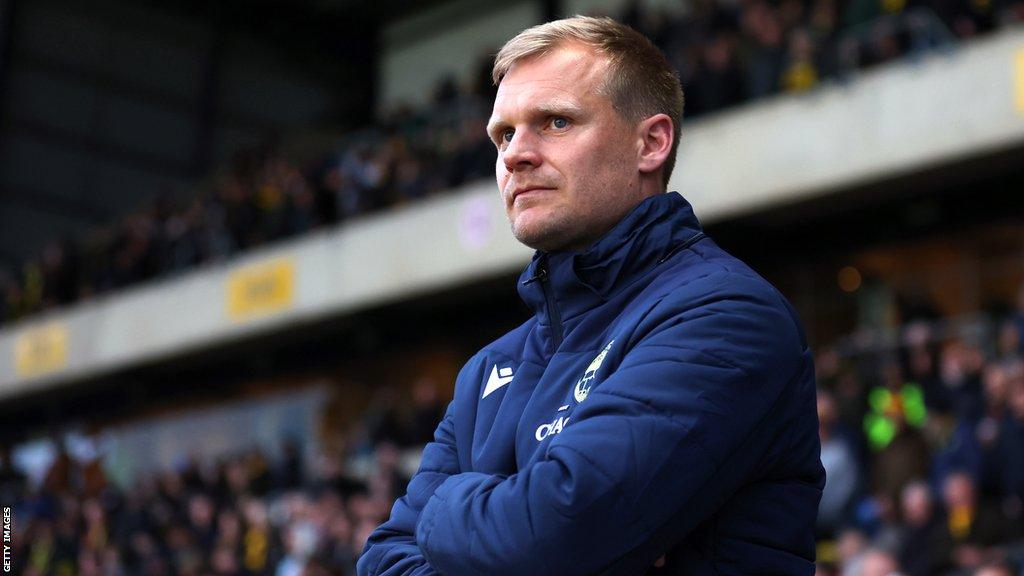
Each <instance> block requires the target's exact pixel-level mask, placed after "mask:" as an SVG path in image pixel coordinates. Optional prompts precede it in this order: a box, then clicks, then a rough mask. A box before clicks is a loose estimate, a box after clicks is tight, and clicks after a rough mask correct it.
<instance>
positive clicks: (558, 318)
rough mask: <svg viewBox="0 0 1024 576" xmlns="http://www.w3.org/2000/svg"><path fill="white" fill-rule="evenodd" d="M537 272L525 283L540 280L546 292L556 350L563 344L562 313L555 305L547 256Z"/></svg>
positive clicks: (541, 286)
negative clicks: (549, 278)
mask: <svg viewBox="0 0 1024 576" xmlns="http://www.w3.org/2000/svg"><path fill="white" fill-rule="evenodd" d="M537 268H538V270H537V273H536V274H534V275H533V277H531V278H529V279H527V280H525V281H524V282H523V284H532V283H533V282H535V281H537V280H540V288H541V290H542V291H543V292H544V301H545V302H546V303H547V308H548V319H549V320H550V321H551V335H552V336H553V340H554V342H555V350H558V347H559V346H561V345H562V337H563V334H562V315H561V314H560V313H559V312H558V306H556V305H555V294H554V292H553V291H552V290H551V281H550V280H548V261H547V258H545V259H544V260H542V261H541V263H540V265H539V266H537Z"/></svg>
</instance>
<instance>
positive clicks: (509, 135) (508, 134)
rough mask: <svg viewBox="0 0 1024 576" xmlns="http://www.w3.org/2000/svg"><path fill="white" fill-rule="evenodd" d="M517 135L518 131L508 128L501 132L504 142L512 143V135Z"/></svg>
mask: <svg viewBox="0 0 1024 576" xmlns="http://www.w3.org/2000/svg"><path fill="white" fill-rule="evenodd" d="M515 133H516V131H515V130H513V129H511V128H506V129H505V130H502V131H501V140H502V142H511V141H512V135H513V134H515Z"/></svg>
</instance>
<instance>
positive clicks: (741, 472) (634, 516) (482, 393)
mask: <svg viewBox="0 0 1024 576" xmlns="http://www.w3.org/2000/svg"><path fill="white" fill-rule="evenodd" d="M519 292H520V295H521V296H522V298H523V300H525V301H526V302H527V303H528V304H529V305H530V306H531V307H532V308H533V309H534V311H535V316H534V317H533V318H531V319H530V320H529V321H527V322H526V323H525V324H523V325H522V326H520V327H519V328H517V329H515V330H513V331H511V332H509V333H508V334H506V335H505V336H503V337H502V338H500V339H498V340H497V341H495V342H493V343H492V344H490V345H488V346H486V347H484V348H483V349H482V350H480V352H478V353H477V354H476V355H475V356H473V357H472V358H471V359H470V360H469V361H468V362H467V363H466V365H465V366H464V367H463V369H462V370H461V372H460V373H459V376H458V381H457V382H456V387H455V398H454V400H453V401H452V402H451V404H450V405H449V407H448V410H447V414H446V415H445V417H444V419H443V421H442V422H441V423H440V425H439V426H438V428H437V432H436V433H435V437H434V442H432V443H430V444H428V445H427V446H426V448H425V450H424V452H423V460H422V463H421V466H420V469H419V471H418V472H417V474H416V475H415V476H414V477H413V479H412V480H411V481H410V483H409V486H408V493H407V495H406V496H404V497H402V498H400V499H399V500H398V501H397V502H396V503H395V505H394V508H393V510H392V512H391V518H390V519H389V520H388V521H387V522H385V523H384V524H383V525H382V526H380V527H379V528H378V529H377V530H376V531H375V532H374V533H373V535H372V536H371V537H370V539H369V541H368V542H367V544H366V549H365V550H364V553H363V555H362V557H361V558H360V561H359V574H361V575H370V574H434V573H441V574H446V575H450V576H457V575H462V574H487V575H499V574H510V575H513V574H514V575H531V576H537V575H544V574H552V575H558V576H569V575H572V574H644V573H645V572H650V573H654V574H688V575H708V574H763V575H768V574H777V575H786V576H797V575H808V576H809V575H811V574H813V573H814V537H813V527H814V520H815V516H816V512H817V507H818V500H819V499H820V497H821V489H822V487H823V485H824V481H825V476H824V470H823V469H822V466H821V462H820V458H819V451H820V446H819V441H818V421H817V414H816V407H815V390H814V388H815V384H814V367H813V363H812V359H811V352H810V350H809V349H808V347H807V343H806V341H805V337H804V334H803V331H802V329H801V327H800V324H799V321H798V319H797V318H796V315H795V313H794V311H793V309H792V307H791V306H790V305H789V303H788V302H787V301H786V300H785V298H783V297H782V296H781V295H780V294H779V293H778V291H776V290H775V289H774V288H773V287H772V286H771V285H770V284H768V283H767V282H766V281H765V280H764V279H762V278H761V277H760V276H758V275H757V274H756V273H754V272H753V271H752V270H751V269H750V268H749V267H747V266H746V265H745V264H743V263H742V262H740V261H739V260H737V259H736V258H734V257H732V256H730V255H729V254H727V253H726V252H725V251H723V250H722V249H721V248H719V247H718V246H717V245H716V244H715V243H714V242H713V241H712V240H711V239H710V238H708V237H706V236H705V235H704V234H703V232H702V231H701V228H700V224H699V223H698V221H697V219H696V217H695V216H694V214H693V210H692V209H691V207H690V205H689V204H688V203H687V202H686V200H684V199H683V198H682V197H681V196H680V195H679V194H676V193H667V194H661V195H658V196H654V197H651V198H648V199H647V200H645V201H644V202H642V203H641V204H639V205H638V206H637V207H636V208H634V209H633V210H632V211H631V212H630V213H629V214H628V215H627V216H626V217H625V218H624V219H623V220H622V221H621V222H619V224H617V225H616V226H615V227H614V228H613V229H612V230H611V231H609V232H608V233H607V234H605V235H604V236H603V237H602V238H601V239H599V240H598V241H597V242H595V243H594V244H593V245H592V246H591V247H590V248H589V249H587V250H586V251H585V252H582V253H550V254H548V253H538V254H537V255H536V256H535V257H534V259H533V261H532V262H531V264H530V265H529V267H527V269H526V271H525V272H524V273H523V275H522V277H521V282H520V286H519ZM662 555H666V562H665V564H664V566H662V567H660V568H656V569H655V568H652V566H653V565H654V564H655V562H656V561H657V560H658V559H659V558H660V557H661V556H662Z"/></svg>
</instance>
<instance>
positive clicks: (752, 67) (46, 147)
mask: <svg viewBox="0 0 1024 576" xmlns="http://www.w3.org/2000/svg"><path fill="white" fill-rule="evenodd" d="M577 13H585V14H603V15H611V16H614V17H616V18H618V19H620V20H622V21H624V22H626V23H629V24H630V25H632V26H634V27H636V28H637V29H639V30H641V31H642V32H644V33H645V34H647V35H648V36H649V37H650V38H651V39H652V40H653V41H654V42H655V43H656V44H657V45H658V46H659V47H661V48H662V49H663V50H664V51H665V53H666V54H667V55H668V57H669V59H670V61H671V62H672V64H673V65H674V66H675V67H676V68H677V69H678V70H679V73H680V76H681V78H682V82H683V85H684V89H685V91H686V99H687V105H686V120H685V121H684V123H683V140H682V145H681V147H680V151H679V160H678V164H677V168H676V173H675V175H674V176H673V179H672V182H671V183H670V189H674V190H679V191H681V192H682V193H683V194H684V195H685V196H686V197H687V198H688V199H689V200H690V201H691V202H692V203H693V204H694V206H695V208H696V212H697V215H698V216H699V217H700V218H701V219H702V221H703V223H704V224H705V226H706V228H707V229H708V230H709V232H710V234H711V235H712V236H713V237H714V238H715V239H716V240H717V241H718V242H719V243H720V244H721V245H722V246H724V247H725V248H726V249H727V250H729V251H731V252H733V253H734V254H736V255H737V256H739V257H741V258H743V259H744V260H746V261H747V262H749V263H750V264H751V265H752V266H753V267H754V268H755V269H756V270H758V271H759V272H760V273H761V274H762V275H764V276H765V277H766V278H768V279H769V280H770V281H772V282H773V283H774V284H775V285H776V286H778V287H779V288H780V289H781V290H782V291H783V292H784V293H785V295H786V296H787V297H788V298H789V299H790V300H791V301H792V302H793V303H794V304H795V306H796V308H797V309H798V311H799V312H800V314H801V317H802V319H803V322H804V323H805V325H806V328H807V330H808V334H809V338H810V340H811V343H812V345H813V347H814V349H815V351H816V358H817V368H818V383H819V387H820V389H819V405H818V409H819V415H820V419H821V437H822V442H823V445H822V460H823V462H824V464H825V467H826V469H827V471H828V475H829V479H828V484H827V486H826V489H825V495H824V497H823V500H822V504H821V512H820V517H819V522H818V538H819V546H818V557H819V574H821V575H844V576H845V575H852V576H856V575H866V576H872V575H878V576H884V575H889V574H896V573H901V574H907V575H912V576H916V575H930V574H955V575H968V574H970V575H982V576H1012V575H1019V574H1024V571H1022V570H1024V540H1022V538H1024V361H1022V352H1024V340H1022V338H1021V332H1022V330H1024V190H1022V185H1024V0H934V1H930V0H690V1H678V0H676V1H670V0H658V1H653V0H650V1H644V2H637V1H627V0H537V1H514V0H510V1H508V2H505V3H502V4H500V5H498V4H494V3H484V2H476V1H472V0H432V1H429V2H410V1H406V0H377V1H375V2H366V1H363V0H301V1H292V2H283V1H271V0H263V1H242V0H209V1H205V2H198V1H193V0H183V1H177V2H167V1H165V0H135V1H133V2H129V1H127V0H96V1H90V2H76V1H72V0H2V1H0V118H2V122H0V504H2V505H3V506H11V507H12V509H13V519H12V520H13V537H14V540H13V551H12V555H11V558H12V560H13V566H12V569H13V571H14V572H15V573H17V574H26V575H33V576H41V575H50V574H53V575H59V576H79V575H81V576H95V575H104V576H106V575H110V576H133V575H144V576H179V575H180V576H206V575H216V576H235V575H239V576H240V575H267V574H272V575H275V576H299V575H307V576H319V575H322V574H339V575H345V574H353V573H354V561H355V558H356V557H357V556H358V554H359V551H360V550H361V548H362V545H363V542H364V541H365V539H366V537H367V535H368V533H369V532H370V531H371V530H372V529H373V528H374V527H375V526H376V525H377V524H378V523H379V522H381V521H382V520H383V519H384V518H385V517H386V516H387V514H388V513H389V510H390V505H391V503H392V501H393V500H394V498H396V497H397V496H399V495H401V494H403V493H404V490H405V484H406V482H407V480H408V478H409V476H410V475H411V474H412V473H413V472H414V471H415V469H416V466H417V463H418V459H419V453H420V450H421V448H422V446H423V444H424V443H425V442H427V441H429V439H430V438H431V437H432V432H433V429H434V426H435V425H436V423H437V422H438V421H439V419H440V416H441V414H442V413H443V410H444V407H445V406H446V404H447V402H448V400H449V399H450V398H451V394H452V386H453V382H454V378H455V375H456V373H457V372H458V370H459V368H460V366H461V364H462V362H464V361H465V360H466V359H467V358H468V357H469V356H470V355H471V354H472V353H474V352H475V351H476V350H477V349H478V348H480V347H481V346H482V345H484V344H486V343H488V342H490V341H491V340H493V339H494V338H496V337H498V336H499V335H501V334H503V333H504V332H505V331H507V330H509V329H510V328H512V327H514V326H516V325H518V324H519V323H521V322H523V321H524V320H526V318H527V316H528V311H527V309H526V307H525V306H524V305H523V304H522V303H521V302H520V301H519V299H518V296H517V294H516V289H515V282H516V278H517V276H518V274H519V272H520V271H521V269H522V268H523V267H524V265H525V264H526V263H527V262H528V261H529V258H530V255H531V253H530V251H529V250H528V249H526V248H524V247H522V246H520V245H518V244H517V243H516V242H515V240H514V239H513V238H512V236H511V234H510V233H509V232H508V227H507V226H508V225H507V221H506V220H505V216H504V213H503V209H502V207H501V205H500V204H499V201H498V196H497V194H496V189H495V186H494V183H493V164H494V160H495V153H494V150H493V147H492V146H491V144H490V143H489V142H488V140H487V138H486V136H485V134H484V130H483V126H484V123H485V119H486V118H487V116H488V115H489V112H490V107H491V103H492V100H493V96H494V91H495V89H494V87H493V86H492V85H491V83H490V67H491V59H492V57H493V54H494V52H495V51H496V49H497V48H498V47H499V46H500V45H501V44H502V43H504V42H505V41H506V40H507V39H508V38H510V37H511V36H513V35H514V34H516V33H517V32H519V31H520V30H522V29H524V28H526V27H528V26H530V25H533V24H536V23H540V22H543V21H546V20H550V19H554V18H558V17H561V16H565V15H572V14H577Z"/></svg>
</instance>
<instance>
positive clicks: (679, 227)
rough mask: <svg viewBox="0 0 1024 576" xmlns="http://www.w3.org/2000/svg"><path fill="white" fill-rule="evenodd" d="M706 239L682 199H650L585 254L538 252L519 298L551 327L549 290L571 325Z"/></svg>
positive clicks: (665, 196)
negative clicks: (663, 263) (587, 312)
mask: <svg viewBox="0 0 1024 576" xmlns="http://www.w3.org/2000/svg"><path fill="white" fill-rule="evenodd" d="M698 235H702V229H701V225H700V222H699V221H698V220H697V217H696V215H694V213H693V208H692V207H691V206H690V203H689V202H687V201H686V200H685V199H684V198H683V197H682V196H681V195H679V193H677V192H669V193H666V194H658V195H655V196H651V197H650V198H647V199H645V200H644V201H643V202H641V203H640V204H638V205H637V206H636V207H634V208H633V210H631V211H630V212H629V213H628V214H627V215H626V216H625V217H624V218H623V219H622V220H620V221H619V223H618V224H616V225H615V226H614V227H613V228H612V229H611V230H609V231H608V232H607V233H606V234H605V235H604V236H602V237H601V238H599V239H598V240H597V241H595V242H594V243H593V244H591V245H590V247H589V248H587V249H586V250H584V251H583V252H542V251H537V252H536V253H535V254H534V256H533V260H532V261H531V262H530V264H529V266H527V267H526V270H524V271H523V273H522V274H521V275H520V277H519V286H518V289H519V296H520V297H521V298H522V299H523V301H524V302H526V304H527V305H528V306H530V307H531V308H532V309H533V310H534V312H535V313H536V315H537V317H538V319H539V320H540V321H541V323H542V324H550V319H551V318H550V313H551V311H550V310H549V309H548V300H547V297H546V296H545V293H544V291H545V289H547V290H549V291H550V292H551V294H552V295H553V297H554V302H555V305H556V306H557V307H558V310H557V311H555V313H556V314H557V316H556V318H557V317H558V316H560V317H561V320H567V319H569V318H572V317H573V316H576V315H578V314H581V313H583V312H586V311H587V310H589V309H591V308H593V307H594V306H596V305H598V304H600V303H601V302H604V301H606V300H608V299H610V298H611V297H613V296H614V295H615V294H616V293H618V292H619V291H621V290H622V289H623V288H625V287H626V286H629V285H630V284H632V283H633V282H634V281H635V280H637V279H639V278H640V277H641V276H643V275H644V274H646V273H647V272H648V271H650V270H651V269H653V268H654V267H655V266H657V265H658V264H659V263H660V262H661V261H662V260H664V259H666V258H667V257H668V256H670V255H672V254H674V253H675V252H676V251H678V250H679V249H680V247H682V246H683V245H684V244H687V245H688V243H689V242H693V241H695V240H696V239H699V237H700V236H698Z"/></svg>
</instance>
